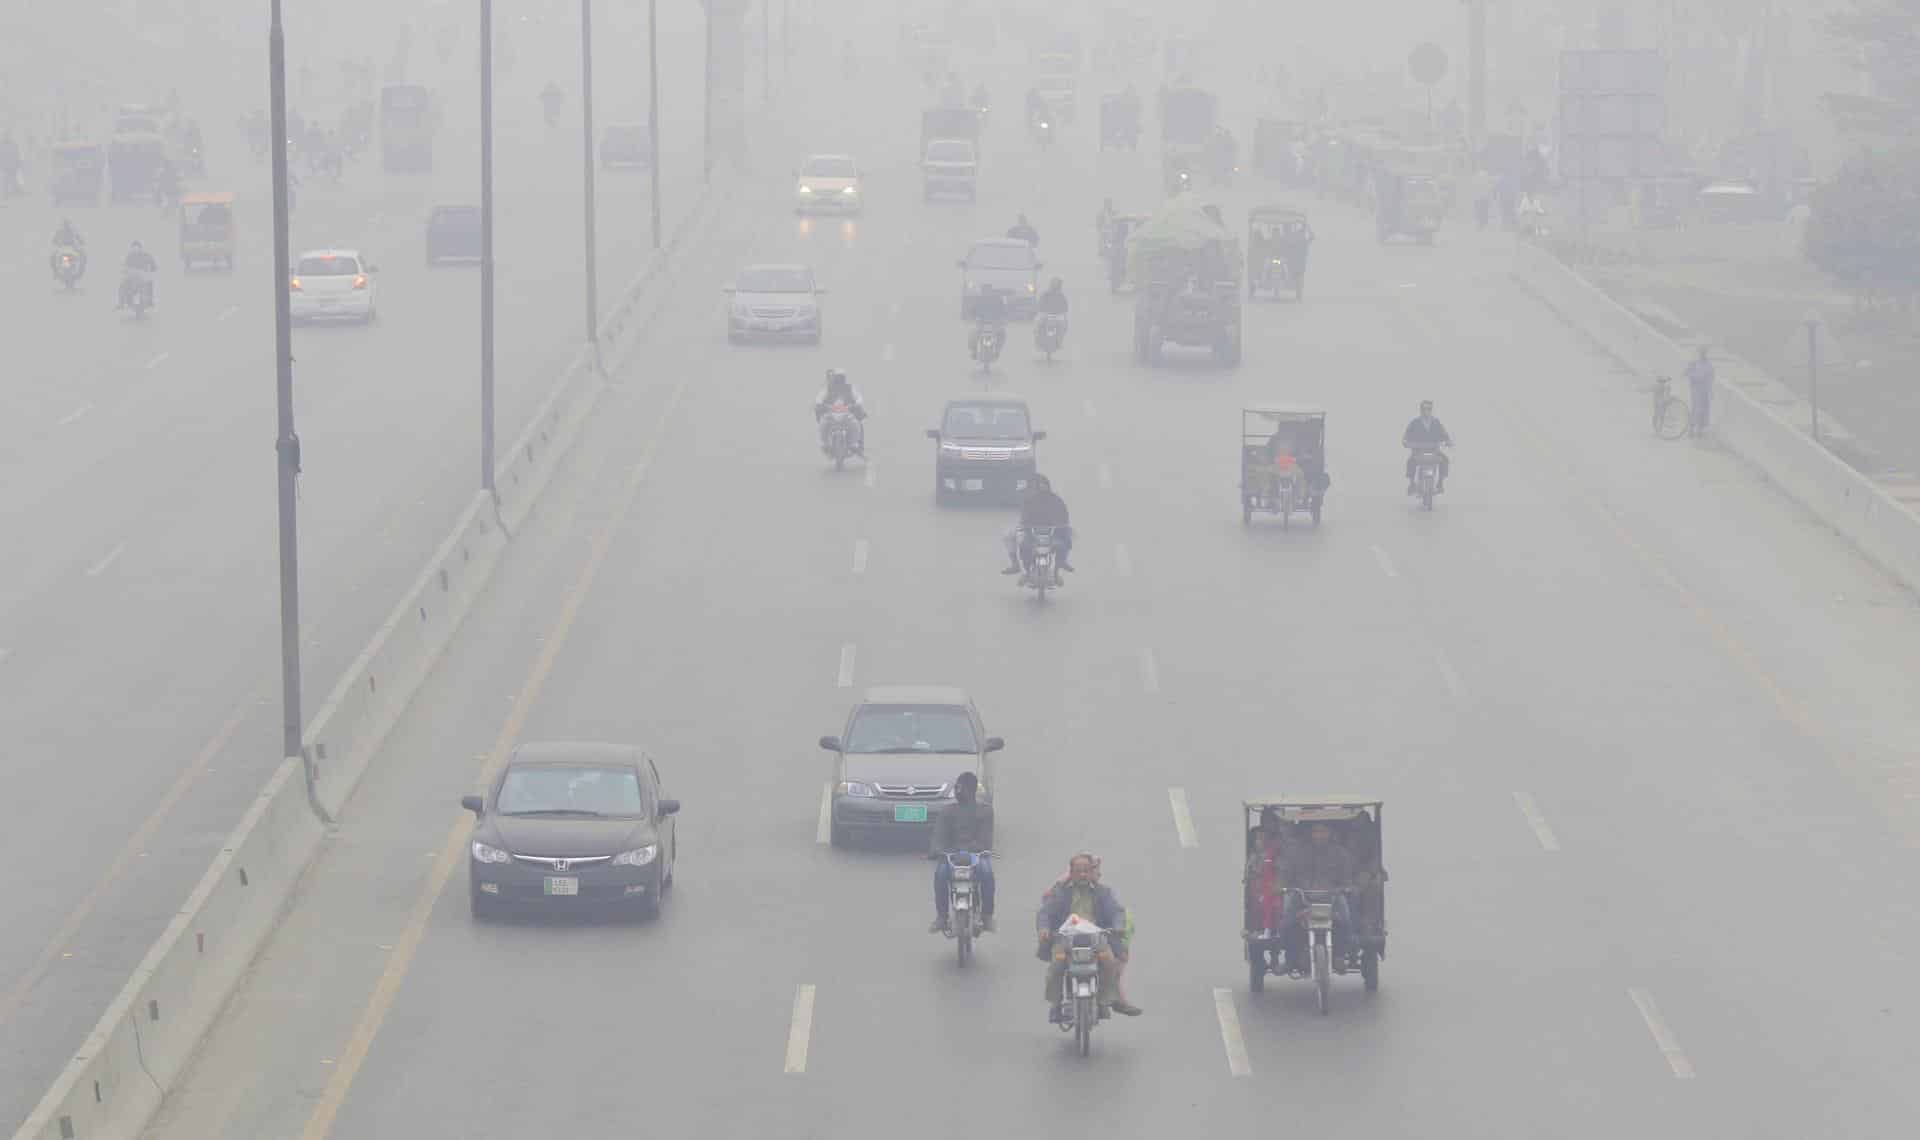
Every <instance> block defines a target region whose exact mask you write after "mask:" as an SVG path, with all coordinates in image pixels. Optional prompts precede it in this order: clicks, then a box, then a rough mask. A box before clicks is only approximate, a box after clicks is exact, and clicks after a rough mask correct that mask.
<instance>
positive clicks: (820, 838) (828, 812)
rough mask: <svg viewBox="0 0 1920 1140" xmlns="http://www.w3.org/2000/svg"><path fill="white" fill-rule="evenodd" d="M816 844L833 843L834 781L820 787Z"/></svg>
mask: <svg viewBox="0 0 1920 1140" xmlns="http://www.w3.org/2000/svg"><path fill="white" fill-rule="evenodd" d="M813 841H814V842H815V843H832V842H833V781H832V780H828V781H827V782H826V783H824V784H821V785H820V822H819V823H818V824H816V825H815V826H814V829H813Z"/></svg>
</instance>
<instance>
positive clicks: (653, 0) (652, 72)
mask: <svg viewBox="0 0 1920 1140" xmlns="http://www.w3.org/2000/svg"><path fill="white" fill-rule="evenodd" d="M712 4H713V0H707V5H708V17H707V18H708V20H709V21H711V20H712V18H713V17H712ZM659 15H660V0H647V149H648V151H649V152H650V153H649V154H648V155H647V167H648V169H649V170H650V171H651V172H652V178H653V193H652V195H651V197H652V198H653V248H655V249H659V248H660V21H659ZM709 50H711V49H709Z"/></svg>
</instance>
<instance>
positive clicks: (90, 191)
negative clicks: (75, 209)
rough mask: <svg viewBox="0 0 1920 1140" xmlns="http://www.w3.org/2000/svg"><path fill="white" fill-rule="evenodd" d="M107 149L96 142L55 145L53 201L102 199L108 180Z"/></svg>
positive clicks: (90, 202)
mask: <svg viewBox="0 0 1920 1140" xmlns="http://www.w3.org/2000/svg"><path fill="white" fill-rule="evenodd" d="M106 174H107V151H106V148H105V147H103V146H100V145H98V144H97V143H89V142H63V143H55V144H54V145H53V178H52V184H53V204H54V205H56V206H61V205H65V204H67V203H70V202H84V203H86V204H87V205H89V206H91V205H94V204H96V203H98V202H99V201H100V186H101V184H102V183H104V182H105V181H106Z"/></svg>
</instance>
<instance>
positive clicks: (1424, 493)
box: [1420, 483, 1433, 511]
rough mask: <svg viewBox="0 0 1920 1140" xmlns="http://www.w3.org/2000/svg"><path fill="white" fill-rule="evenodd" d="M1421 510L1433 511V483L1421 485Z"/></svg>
mask: <svg viewBox="0 0 1920 1140" xmlns="http://www.w3.org/2000/svg"><path fill="white" fill-rule="evenodd" d="M1420 509H1421V510H1423V511H1430V510H1432V509H1433V484H1431V483H1422V484H1420Z"/></svg>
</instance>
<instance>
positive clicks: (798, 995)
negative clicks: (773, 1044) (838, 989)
mask: <svg viewBox="0 0 1920 1140" xmlns="http://www.w3.org/2000/svg"><path fill="white" fill-rule="evenodd" d="M812 1037H813V986H811V985H809V984H806V983H802V984H801V985H799V986H796V987H795V988H794V991H793V1023H792V1024H791V1025H789V1026H788V1027H787V1069H786V1071H787V1072H789V1073H804V1072H806V1071H807V1043H808V1041H810V1040H811V1039H812Z"/></svg>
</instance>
